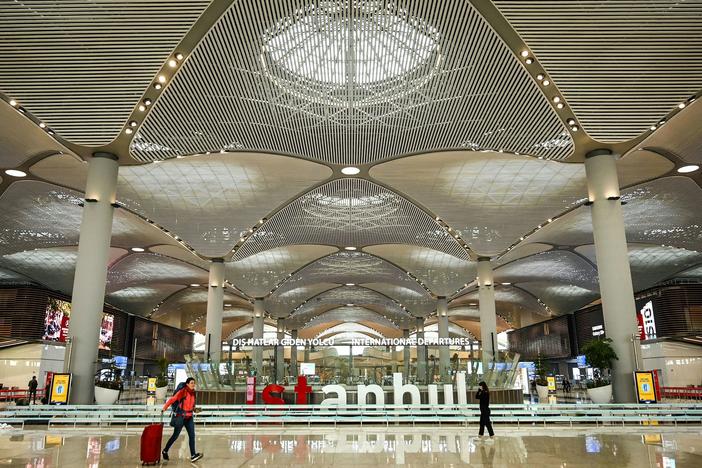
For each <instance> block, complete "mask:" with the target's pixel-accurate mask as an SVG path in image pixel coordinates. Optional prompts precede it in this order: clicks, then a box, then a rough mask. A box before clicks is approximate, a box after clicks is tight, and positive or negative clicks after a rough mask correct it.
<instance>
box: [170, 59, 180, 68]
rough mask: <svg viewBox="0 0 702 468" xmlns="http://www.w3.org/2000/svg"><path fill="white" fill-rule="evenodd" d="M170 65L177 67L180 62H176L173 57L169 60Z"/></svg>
mask: <svg viewBox="0 0 702 468" xmlns="http://www.w3.org/2000/svg"><path fill="white" fill-rule="evenodd" d="M168 66H169V67H171V68H175V67H177V66H178V62H176V61H175V60H173V59H171V60H169V61H168Z"/></svg>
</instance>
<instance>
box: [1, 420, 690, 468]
mask: <svg viewBox="0 0 702 468" xmlns="http://www.w3.org/2000/svg"><path fill="white" fill-rule="evenodd" d="M198 429H199V430H198V441H197V445H198V450H200V451H203V452H204V453H205V458H203V459H202V460H201V461H200V462H198V463H197V464H196V465H197V466H203V467H204V466H250V467H263V466H266V467H269V466H290V465H316V466H332V465H333V466H334V467H335V468H339V467H343V466H355V467H358V466H366V465H379V464H393V465H404V466H449V465H468V464H470V465H476V466H505V465H510V466H518V465H545V466H563V467H567V466H584V465H593V466H594V465H617V466H638V467H640V466H650V467H656V468H672V467H685V466H695V467H699V466H702V438H700V435H701V434H702V430H696V431H695V430H690V429H686V430H679V431H676V432H652V431H649V430H646V431H645V432H636V431H635V430H632V429H623V430H622V431H623V432H612V430H611V429H610V430H597V431H596V430H592V431H584V430H579V431H578V430H570V429H566V428H562V429H553V428H548V429H543V430H536V429H534V430H532V431H524V430H503V431H499V429H500V428H499V426H498V435H497V436H496V437H495V439H494V440H491V439H489V438H485V439H479V438H477V437H476V436H475V435H474V431H471V430H464V429H458V428H447V429H445V428H436V429H431V430H427V429H417V430H411V429H405V428H389V429H387V430H377V429H366V428H342V429H339V430H333V429H316V428H313V429H311V430H310V432H315V433H314V434H311V433H309V432H306V431H302V430H299V429H287V428H271V429H259V430H256V431H254V430H252V431H251V432H254V433H248V434H242V433H241V431H239V432H235V431H232V432H229V431H225V430H223V429H206V430H205V429H200V428H198ZM502 429H506V428H502ZM615 430H616V429H615ZM96 432H97V430H96ZM166 432H168V431H166ZM139 436H140V434H139V432H138V431H136V430H130V431H128V432H124V431H118V430H114V429H111V430H99V433H92V434H91V433H88V432H87V431H86V430H77V431H73V430H66V431H64V432H63V433H62V432H53V431H52V432H42V431H26V432H19V431H18V432H13V433H0V466H13V467H25V468H29V467H37V468H49V467H59V466H60V467H68V466H70V467H73V466H87V467H90V468H98V467H113V466H135V467H136V466H141V465H140V463H139V443H140V437H139ZM188 455H189V454H188V449H187V438H186V437H184V436H181V438H180V440H179V441H178V443H176V445H174V447H173V449H171V461H170V462H168V464H167V466H191V464H190V462H189V461H188V459H187V458H188ZM164 466H166V464H164Z"/></svg>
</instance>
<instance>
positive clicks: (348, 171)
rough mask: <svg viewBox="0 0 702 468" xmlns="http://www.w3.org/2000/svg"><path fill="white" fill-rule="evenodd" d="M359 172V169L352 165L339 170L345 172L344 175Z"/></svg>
mask: <svg viewBox="0 0 702 468" xmlns="http://www.w3.org/2000/svg"><path fill="white" fill-rule="evenodd" d="M359 172H361V170H360V169H359V168H357V167H353V166H349V167H345V168H343V169H342V170H341V173H342V174H346V175H356V174H358V173H359Z"/></svg>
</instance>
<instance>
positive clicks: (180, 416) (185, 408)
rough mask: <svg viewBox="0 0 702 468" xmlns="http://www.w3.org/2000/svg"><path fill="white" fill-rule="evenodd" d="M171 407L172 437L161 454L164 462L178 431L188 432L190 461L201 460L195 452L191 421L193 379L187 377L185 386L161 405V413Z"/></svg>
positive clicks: (178, 433) (193, 431) (193, 424)
mask: <svg viewBox="0 0 702 468" xmlns="http://www.w3.org/2000/svg"><path fill="white" fill-rule="evenodd" d="M171 405H173V407H172V408H173V415H172V416H171V426H173V435H172V436H171V438H170V439H168V442H166V447H165V448H164V449H163V452H161V455H162V456H163V459H164V460H168V449H170V448H171V445H173V443H174V442H175V441H176V439H177V438H178V436H179V435H180V431H182V430H183V427H185V430H186V431H187V432H188V442H189V443H190V461H196V460H199V459H201V458H202V454H201V453H197V452H196V451H195V421H193V413H196V412H197V410H196V409H195V379H193V378H192V377H188V379H187V380H186V381H185V386H183V388H181V389H180V390H178V391H176V392H175V394H174V395H173V396H172V397H171V398H170V399H169V400H168V401H167V402H166V404H165V405H163V409H162V410H161V412H163V411H166V409H168V407H169V406H171Z"/></svg>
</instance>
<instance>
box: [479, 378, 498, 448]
mask: <svg viewBox="0 0 702 468" xmlns="http://www.w3.org/2000/svg"><path fill="white" fill-rule="evenodd" d="M475 399H476V400H478V401H479V402H480V431H479V432H478V435H479V436H481V437H482V436H483V434H485V427H487V430H488V434H490V437H493V436H494V435H495V432H494V431H493V430H492V423H491V422H490V390H488V386H487V384H486V383H485V382H480V383H479V384H478V393H476V394H475Z"/></svg>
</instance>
